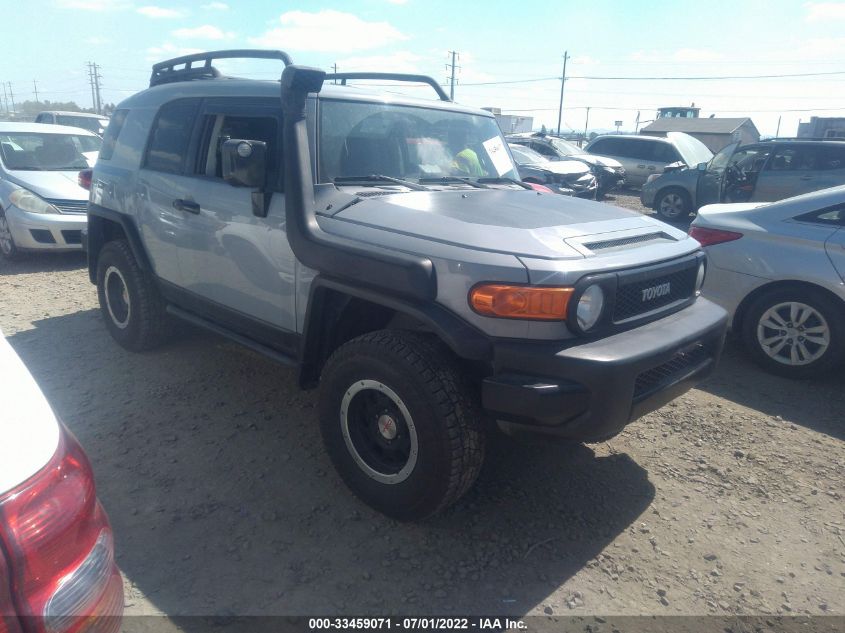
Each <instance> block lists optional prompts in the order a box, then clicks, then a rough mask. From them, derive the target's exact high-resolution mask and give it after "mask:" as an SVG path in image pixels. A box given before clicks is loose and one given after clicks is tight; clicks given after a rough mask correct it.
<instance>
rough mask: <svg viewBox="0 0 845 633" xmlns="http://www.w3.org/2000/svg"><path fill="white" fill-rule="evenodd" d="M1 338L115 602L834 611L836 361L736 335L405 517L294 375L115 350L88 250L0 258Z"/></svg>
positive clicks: (218, 609) (245, 355)
mask: <svg viewBox="0 0 845 633" xmlns="http://www.w3.org/2000/svg"><path fill="white" fill-rule="evenodd" d="M615 202H616V203H617V204H625V205H628V206H636V205H637V203H636V200H635V199H633V198H632V197H631V196H618V197H617V199H616V200H615ZM0 328H2V329H3V331H4V333H5V335H6V336H7V337H9V340H10V342H11V344H12V345H13V347H14V348H15V349H16V350H17V351H18V353H19V354H20V355H21V356H22V357H23V359H24V361H25V362H26V363H27V364H28V365H29V367H30V369H31V370H32V372H33V374H34V375H35V377H36V378H37V380H38V381H39V383H40V384H41V386H42V388H43V390H44V391H45V393H46V394H47V396H48V398H49V399H50V400H51V402H52V404H53V406H54V408H55V410H56V411H57V413H58V414H59V415H60V416H61V418H62V419H63V420H64V421H65V422H66V423H67V425H68V426H69V427H70V428H71V429H72V430H73V432H74V433H75V434H76V435H77V436H78V437H79V439H80V440H81V441H82V443H83V445H84V446H85V448H86V450H87V452H88V454H89V456H90V457H91V461H92V463H93V465H94V469H95V471H96V474H97V481H98V487H99V495H100V497H101V499H102V501H103V503H104V505H105V507H106V508H107V510H108V512H109V515H110V516H111V520H112V523H113V526H114V530H115V534H116V546H117V556H118V562H119V564H120V567H121V569H122V570H123V573H124V574H125V580H126V583H125V588H126V612H127V614H130V615H135V614H150V613H166V614H169V615H206V614H207V615H234V614H237V615H242V614H288V615H291V614H308V615H316V614H358V615H372V614H390V613H402V614H408V613H414V614H432V613H439V614H448V613H462V614H492V613H496V614H513V615H524V614H541V615H542V614H556V615H557V614H560V615H567V616H568V615H573V614H602V615H608V614H610V615H613V614H632V615H633V614H723V615H724V614H777V613H780V614H786V615H788V614H825V613H827V614H843V613H845V503H843V495H845V485H843V472H845V443H843V439H845V420H843V410H845V375H843V374H842V373H840V374H838V375H834V376H830V377H828V378H826V379H824V380H820V381H817V382H790V381H788V380H785V379H780V378H777V377H773V376H769V375H766V374H764V373H762V372H760V371H758V370H757V369H756V368H755V367H754V366H752V365H751V364H750V363H749V362H748V361H747V360H746V359H745V357H744V356H743V354H742V353H741V352H740V351H739V350H738V349H737V346H736V345H735V344H731V345H729V347H728V349H727V351H726V354H725V357H724V360H723V363H722V365H721V367H720V369H719V371H718V373H717V375H716V376H715V377H714V378H712V379H711V380H709V381H708V382H707V383H705V384H703V385H701V387H700V388H699V389H696V390H694V391H692V392H690V393H688V394H687V395H686V396H684V397H682V398H680V399H679V400H678V401H676V402H673V403H672V404H670V405H668V406H666V407H664V408H663V409H661V410H659V411H657V412H656V413H653V414H651V415H649V416H647V417H646V418H644V419H642V420H639V421H637V422H636V423H634V424H632V425H631V426H630V427H628V429H627V430H626V431H625V432H624V433H623V434H622V435H620V436H619V437H617V438H615V439H613V440H612V441H610V442H607V443H604V444H600V445H596V446H590V447H587V446H581V445H549V444H547V443H546V444H540V445H525V444H512V443H508V442H498V443H497V444H496V446H495V447H494V450H493V451H492V454H491V455H490V459H489V461H488V465H487V467H486V469H485V471H484V472H483V474H482V476H481V478H480V480H479V482H478V485H477V486H476V487H475V488H474V490H473V491H471V493H470V494H469V495H468V496H467V497H466V498H465V499H464V500H463V501H462V502H461V503H459V504H458V505H457V507H455V508H453V509H451V510H450V511H448V512H447V513H446V514H445V515H443V516H440V517H438V518H435V519H433V520H430V521H428V522H425V523H421V524H416V525H405V524H400V523H396V522H393V521H390V520H387V519H385V518H383V517H381V516H380V515H377V514H375V513H374V512H372V511H370V510H369V509H368V508H367V507H365V506H363V505H362V504H361V503H359V502H358V501H357V500H356V499H354V498H353V497H352V496H351V495H350V494H349V493H348V492H347V491H346V489H345V488H344V487H343V484H342V483H341V482H340V480H339V478H338V477H337V476H336V475H335V473H334V471H333V469H332V467H331V465H330V463H329V461H328V459H327V457H326V456H325V455H324V453H323V450H322V447H321V442H320V437H319V432H318V428H317V424H316V419H315V403H316V394H313V393H300V392H298V391H297V388H296V384H295V377H294V373H293V372H292V371H291V370H289V369H286V368H283V367H280V366H277V365H274V364H273V363H271V362H269V361H267V360H264V359H263V358H261V357H258V356H256V355H254V354H252V353H250V352H248V351H245V350H243V349H241V348H239V347H237V346H235V345H233V344H230V343H227V342H225V341H223V340H221V339H218V338H214V337H212V336H210V335H206V334H203V333H199V332H193V331H186V332H185V333H184V335H182V336H180V340H179V341H178V342H176V343H174V344H172V345H170V346H169V347H167V348H165V349H162V350H159V351H156V352H154V353H148V354H142V355H133V354H130V353H128V352H125V351H123V350H122V349H121V348H120V347H118V346H117V345H116V344H115V343H114V342H113V341H112V340H111V338H110V337H109V336H108V334H107V332H106V330H105V328H104V326H103V324H102V322H101V320H100V316H99V313H98V310H97V301H96V293H95V290H94V287H93V286H91V285H90V284H89V283H88V280H87V276H86V271H85V269H84V259H83V258H82V257H81V256H58V257H57V256H52V257H38V258H31V259H29V260H27V261H24V262H22V263H20V264H16V265H9V264H5V263H0Z"/></svg>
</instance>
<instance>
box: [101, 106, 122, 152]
mask: <svg viewBox="0 0 845 633" xmlns="http://www.w3.org/2000/svg"><path fill="white" fill-rule="evenodd" d="M127 114H129V110H115V112H114V114H112V116H111V120H110V121H109V126H108V127H107V128H106V133H105V135H103V146H102V148H100V155H99V157H98V159H97V160H111V157H112V154H113V153H114V145H115V143H116V142H117V137H118V136H120V130H122V129H123V123H124V122H125V121H126V115H127Z"/></svg>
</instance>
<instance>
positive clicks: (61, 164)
mask: <svg viewBox="0 0 845 633" xmlns="http://www.w3.org/2000/svg"><path fill="white" fill-rule="evenodd" d="M102 142H103V141H102V139H101V138H99V137H97V136H87V135H82V134H40V133H35V132H20V133H11V134H9V133H2V132H0V160H2V161H3V164H4V165H5V166H6V168H7V169H11V170H14V169H20V170H27V171H62V170H75V169H87V168H88V167H92V166H93V165H94V161H96V159H97V152H99V151H100V145H101V144H102Z"/></svg>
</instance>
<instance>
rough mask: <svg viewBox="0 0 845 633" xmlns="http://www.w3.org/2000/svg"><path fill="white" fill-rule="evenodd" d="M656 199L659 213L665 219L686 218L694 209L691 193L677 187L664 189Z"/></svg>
mask: <svg viewBox="0 0 845 633" xmlns="http://www.w3.org/2000/svg"><path fill="white" fill-rule="evenodd" d="M654 200H655V205H654V208H655V210H656V211H657V215H659V216H660V217H661V218H663V219H665V220H678V219H680V218H685V217H687V216H688V215H689V214H690V211H692V201H691V200H690V196H689V194H688V193H687V192H686V191H684V190H683V189H679V188H677V187H671V188H669V189H664V190H663V191H661V192H659V193H658V194H657V197H656V198H655V199H654Z"/></svg>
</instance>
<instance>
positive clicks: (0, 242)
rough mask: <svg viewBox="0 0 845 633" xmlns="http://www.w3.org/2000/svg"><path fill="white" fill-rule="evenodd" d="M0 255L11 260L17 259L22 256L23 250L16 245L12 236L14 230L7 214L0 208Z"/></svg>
mask: <svg viewBox="0 0 845 633" xmlns="http://www.w3.org/2000/svg"><path fill="white" fill-rule="evenodd" d="M0 255H2V256H3V257H4V258H5V259H7V260H9V261H10V262H13V261H17V260H18V259H20V257H21V252H20V251H19V250H18V247H17V246H16V245H15V240H14V238H13V237H12V230H11V229H10V228H9V221H8V220H7V219H6V214H5V213H3V210H2V209H0Z"/></svg>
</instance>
